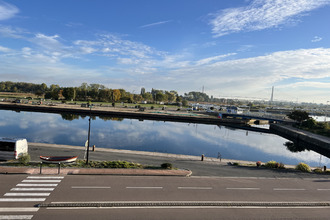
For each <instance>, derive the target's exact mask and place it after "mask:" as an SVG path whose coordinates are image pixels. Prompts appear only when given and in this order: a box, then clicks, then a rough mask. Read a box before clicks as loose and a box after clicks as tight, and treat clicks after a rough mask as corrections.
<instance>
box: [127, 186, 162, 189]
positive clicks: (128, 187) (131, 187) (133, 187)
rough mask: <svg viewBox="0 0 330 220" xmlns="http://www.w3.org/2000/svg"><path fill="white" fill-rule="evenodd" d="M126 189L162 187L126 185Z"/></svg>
mask: <svg viewBox="0 0 330 220" xmlns="http://www.w3.org/2000/svg"><path fill="white" fill-rule="evenodd" d="M126 189H163V187H161V186H127V187H126Z"/></svg>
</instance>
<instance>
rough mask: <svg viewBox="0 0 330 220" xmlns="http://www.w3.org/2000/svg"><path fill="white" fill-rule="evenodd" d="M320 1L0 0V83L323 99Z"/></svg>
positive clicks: (324, 24) (329, 89)
mask: <svg viewBox="0 0 330 220" xmlns="http://www.w3.org/2000/svg"><path fill="white" fill-rule="evenodd" d="M329 21H330V0H235V1H233V0H221V1H218V0H199V1H197V0H166V1H165V0H164V1H155V0H141V1H136V0H121V1H115V0H113V1H108V0H93V1H92V0H56V1H44V0H29V1H23V0H11V1H3V0H0V81H7V80H8V81H15V82H17V81H24V82H32V83H43V82H45V83H46V84H48V85H50V84H58V85H60V86H80V85H81V83H83V82H87V83H99V84H103V85H105V86H107V87H109V88H124V89H126V90H127V91H130V92H134V93H138V92H139V91H140V89H141V87H145V88H146V90H147V91H150V90H151V88H156V89H163V90H176V91H178V92H179V94H183V93H185V92H189V91H202V88H203V86H204V90H205V92H206V93H207V94H208V95H213V96H214V97H218V98H219V97H226V98H250V99H252V98H256V99H266V100H269V99H270V96H271V87H272V86H274V87H275V93H274V99H275V100H286V101H293V102H297V101H298V102H315V103H323V104H326V103H327V101H330V37H329V36H330V28H329Z"/></svg>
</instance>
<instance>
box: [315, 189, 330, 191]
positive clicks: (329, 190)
mask: <svg viewBox="0 0 330 220" xmlns="http://www.w3.org/2000/svg"><path fill="white" fill-rule="evenodd" d="M317 190H319V191H330V189H317Z"/></svg>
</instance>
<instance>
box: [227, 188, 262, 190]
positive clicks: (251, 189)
mask: <svg viewBox="0 0 330 220" xmlns="http://www.w3.org/2000/svg"><path fill="white" fill-rule="evenodd" d="M226 189H228V190H260V188H226Z"/></svg>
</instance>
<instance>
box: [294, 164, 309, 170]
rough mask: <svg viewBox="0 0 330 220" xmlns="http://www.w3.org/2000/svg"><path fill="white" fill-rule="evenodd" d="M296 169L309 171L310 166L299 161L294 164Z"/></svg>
mask: <svg viewBox="0 0 330 220" xmlns="http://www.w3.org/2000/svg"><path fill="white" fill-rule="evenodd" d="M296 170H300V171H302V172H311V168H310V167H309V166H308V165H307V164H305V163H299V164H298V165H297V166H296Z"/></svg>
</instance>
